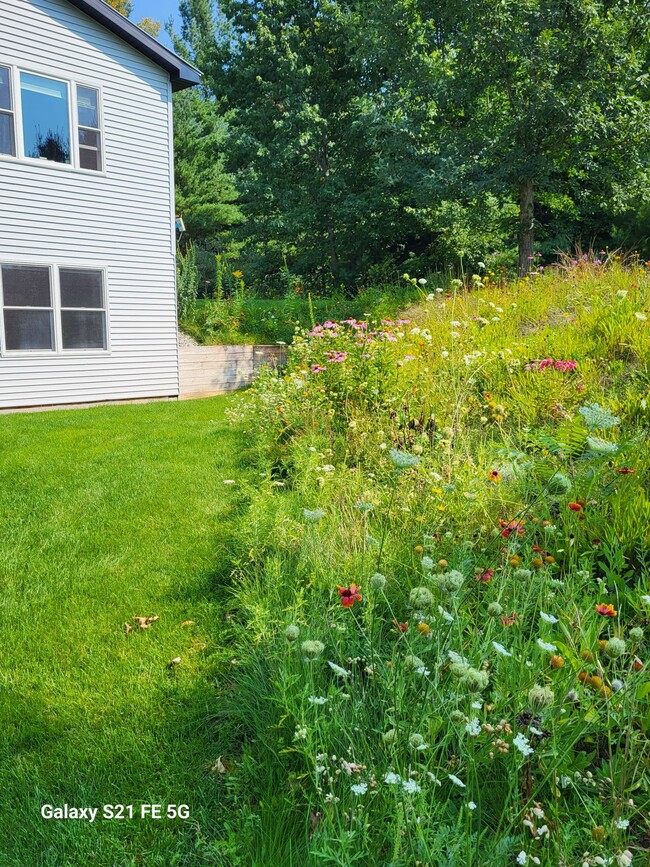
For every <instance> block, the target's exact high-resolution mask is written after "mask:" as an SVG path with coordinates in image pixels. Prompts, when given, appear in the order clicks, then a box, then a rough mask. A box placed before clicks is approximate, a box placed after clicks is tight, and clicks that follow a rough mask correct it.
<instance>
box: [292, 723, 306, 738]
mask: <svg viewBox="0 0 650 867" xmlns="http://www.w3.org/2000/svg"><path fill="white" fill-rule="evenodd" d="M293 739H294V741H304V740H306V739H307V726H298V728H297V729H296V730H295V732H294V734H293Z"/></svg>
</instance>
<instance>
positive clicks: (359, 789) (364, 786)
mask: <svg viewBox="0 0 650 867" xmlns="http://www.w3.org/2000/svg"><path fill="white" fill-rule="evenodd" d="M350 791H351V792H352V793H353V794H354V795H365V794H366V792H367V791H368V783H355V784H354V785H353V786H350Z"/></svg>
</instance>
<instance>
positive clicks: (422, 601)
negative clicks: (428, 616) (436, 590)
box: [409, 587, 435, 611]
mask: <svg viewBox="0 0 650 867" xmlns="http://www.w3.org/2000/svg"><path fill="white" fill-rule="evenodd" d="M434 602H435V600H434V598H433V593H432V592H431V591H430V590H429V588H428V587H414V588H413V589H412V590H411V593H410V595H409V605H410V606H411V608H418V609H420V610H422V611H428V610H429V609H431V608H432V607H433V605H434Z"/></svg>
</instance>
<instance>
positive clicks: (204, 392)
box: [179, 344, 287, 400]
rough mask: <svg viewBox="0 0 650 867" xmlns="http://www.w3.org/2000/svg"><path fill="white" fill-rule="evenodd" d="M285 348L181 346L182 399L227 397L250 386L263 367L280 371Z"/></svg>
mask: <svg viewBox="0 0 650 867" xmlns="http://www.w3.org/2000/svg"><path fill="white" fill-rule="evenodd" d="M286 358H287V347H286V346H251V345H249V344H244V345H241V346H240V345H230V346H181V347H179V369H180V398H181V400H183V399H184V398H191V397H209V396H210V395H213V394H227V393H228V392H230V391H235V390H236V389H238V388H241V387H242V386H244V385H250V383H251V382H252V381H253V380H254V379H255V377H256V376H257V373H258V371H259V370H260V368H261V367H263V366H264V365H269V364H270V365H272V366H273V367H281V366H282V365H283V364H284V363H285V362H286Z"/></svg>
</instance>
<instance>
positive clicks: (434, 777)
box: [427, 771, 442, 786]
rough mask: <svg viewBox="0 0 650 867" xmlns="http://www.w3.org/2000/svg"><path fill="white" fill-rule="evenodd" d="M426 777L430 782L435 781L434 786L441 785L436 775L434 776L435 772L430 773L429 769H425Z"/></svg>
mask: <svg viewBox="0 0 650 867" xmlns="http://www.w3.org/2000/svg"><path fill="white" fill-rule="evenodd" d="M427 777H428V778H429V779H430V780H431V782H432V783H435V784H436V786H442V783H441V782H440V780H439V779H438V777H436V775H435V774H432V773H431V771H427Z"/></svg>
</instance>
